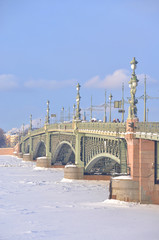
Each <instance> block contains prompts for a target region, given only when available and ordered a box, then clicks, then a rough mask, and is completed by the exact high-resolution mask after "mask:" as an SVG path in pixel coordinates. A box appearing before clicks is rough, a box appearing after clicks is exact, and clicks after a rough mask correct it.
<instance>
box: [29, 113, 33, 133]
mask: <svg viewBox="0 0 159 240" xmlns="http://www.w3.org/2000/svg"><path fill="white" fill-rule="evenodd" d="M29 130H30V131H31V130H32V114H30V127H29Z"/></svg>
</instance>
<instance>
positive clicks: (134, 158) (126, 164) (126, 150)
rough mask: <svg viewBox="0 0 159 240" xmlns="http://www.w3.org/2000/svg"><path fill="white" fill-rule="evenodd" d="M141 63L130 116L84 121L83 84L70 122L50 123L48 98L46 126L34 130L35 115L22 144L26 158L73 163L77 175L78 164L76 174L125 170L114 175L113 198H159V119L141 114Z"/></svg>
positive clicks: (134, 81) (145, 200)
mask: <svg viewBox="0 0 159 240" xmlns="http://www.w3.org/2000/svg"><path fill="white" fill-rule="evenodd" d="M136 64H137V61H136V60H135V58H133V60H132V61H131V66H132V69H133V73H132V77H131V79H130V81H129V87H130V94H131V98H130V100H129V104H130V106H129V110H128V118H127V121H126V122H122V123H119V122H115V123H114V122H111V121H109V122H82V121H81V118H80V110H81V109H80V98H81V97H80V92H79V91H80V85H79V84H78V85H77V97H76V102H77V106H76V114H75V116H74V118H73V120H72V122H71V123H55V124H50V114H49V101H48V102H47V115H46V121H45V125H44V126H43V127H42V128H39V129H36V130H32V118H31V120H30V128H29V131H28V133H27V135H25V136H22V138H21V141H20V145H19V146H20V147H19V154H21V155H22V156H23V159H24V160H37V162H39V163H42V164H43V165H42V166H45V167H51V166H53V165H59V164H62V165H67V164H68V168H66V170H65V172H67V171H70V174H71V175H70V176H74V175H73V172H74V173H75V172H76V173H78V170H79V173H78V174H76V173H75V175H76V176H75V178H77V179H79V178H82V174H86V173H92V172H95V171H97V172H98V173H102V174H115V173H118V175H125V178H124V177H123V178H122V177H120V178H119V179H112V181H111V193H110V195H111V198H115V199H119V200H124V201H137V202H142V203H157V204H159V123H155V122H153V123H151V122H146V121H144V122H139V120H138V118H137V106H136V104H137V99H136V98H135V93H136V87H137V85H138V79H137V77H136V74H135V69H136ZM110 100H111V99H110ZM71 166H74V168H73V167H72V169H71ZM69 168H70V169H69ZM81 169H82V170H81ZM67 176H69V175H67ZM79 176H80V177H79ZM65 177H66V176H65Z"/></svg>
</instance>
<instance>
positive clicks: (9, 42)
mask: <svg viewBox="0 0 159 240" xmlns="http://www.w3.org/2000/svg"><path fill="white" fill-rule="evenodd" d="M158 23H159V1H157V0H134V1H129V0H113V1H110V0H14V1H12V0H0V31H1V37H0V99H1V101H0V109H1V117H0V127H1V128H3V129H4V130H5V131H7V130H9V129H11V128H13V127H20V126H21V125H22V124H23V123H24V124H27V123H29V116H30V114H32V115H33V119H39V118H41V119H44V118H45V115H46V102H47V100H50V112H51V113H56V114H57V118H58V119H59V118H60V111H61V108H62V107H64V108H65V115H68V109H69V107H70V109H71V112H72V108H73V104H74V103H75V98H76V87H75V86H76V84H77V82H79V83H80V85H81V91H80V93H81V108H83V109H85V108H89V106H90V101H91V95H92V99H93V105H100V104H102V103H104V91H105V89H106V91H107V101H108V96H109V94H110V92H111V93H112V95H113V100H120V99H121V86H122V82H124V83H125V98H127V97H129V96H130V90H129V88H128V81H129V79H130V77H131V68H130V61H131V60H132V58H133V57H136V59H137V61H138V66H137V69H136V73H137V75H138V79H139V85H138V89H137V93H136V96H141V95H142V94H143V76H144V74H146V75H147V93H148V95H150V96H152V97H158V96H159V85H158V84H159V71H158V67H159V60H158V59H159V31H158ZM158 105H159V100H154V99H153V100H148V101H147V107H148V108H149V121H158V118H159V114H158V109H159V108H158ZM127 108H128V105H126V114H125V118H126V117H127V115H128V113H127ZM108 111H109V109H108ZM103 114H104V113H103V112H100V113H95V112H93V116H94V117H97V118H101V119H103ZM107 116H108V118H109V114H108V115H107ZM138 117H139V119H140V121H142V120H143V100H140V101H139V104H138ZM88 118H89V115H88V116H87V119H88ZM112 118H120V119H121V116H120V115H119V114H118V113H117V110H112Z"/></svg>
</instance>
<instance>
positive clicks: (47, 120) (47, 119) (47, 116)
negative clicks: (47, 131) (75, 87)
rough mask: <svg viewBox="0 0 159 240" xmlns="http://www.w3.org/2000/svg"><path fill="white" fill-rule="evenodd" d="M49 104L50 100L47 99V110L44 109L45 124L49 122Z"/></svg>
mask: <svg viewBox="0 0 159 240" xmlns="http://www.w3.org/2000/svg"><path fill="white" fill-rule="evenodd" d="M49 104H50V101H49V100H48V101H47V110H46V112H47V115H46V121H45V123H46V124H49V123H50V116H49V111H50V108H49Z"/></svg>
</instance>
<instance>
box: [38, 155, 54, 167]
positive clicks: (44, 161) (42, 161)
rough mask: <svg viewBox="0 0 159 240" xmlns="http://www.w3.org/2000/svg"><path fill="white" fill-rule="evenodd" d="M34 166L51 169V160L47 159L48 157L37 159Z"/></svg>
mask: <svg viewBox="0 0 159 240" xmlns="http://www.w3.org/2000/svg"><path fill="white" fill-rule="evenodd" d="M36 166H37V167H44V168H49V167H51V159H49V158H48V157H38V158H37V159H36Z"/></svg>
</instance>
